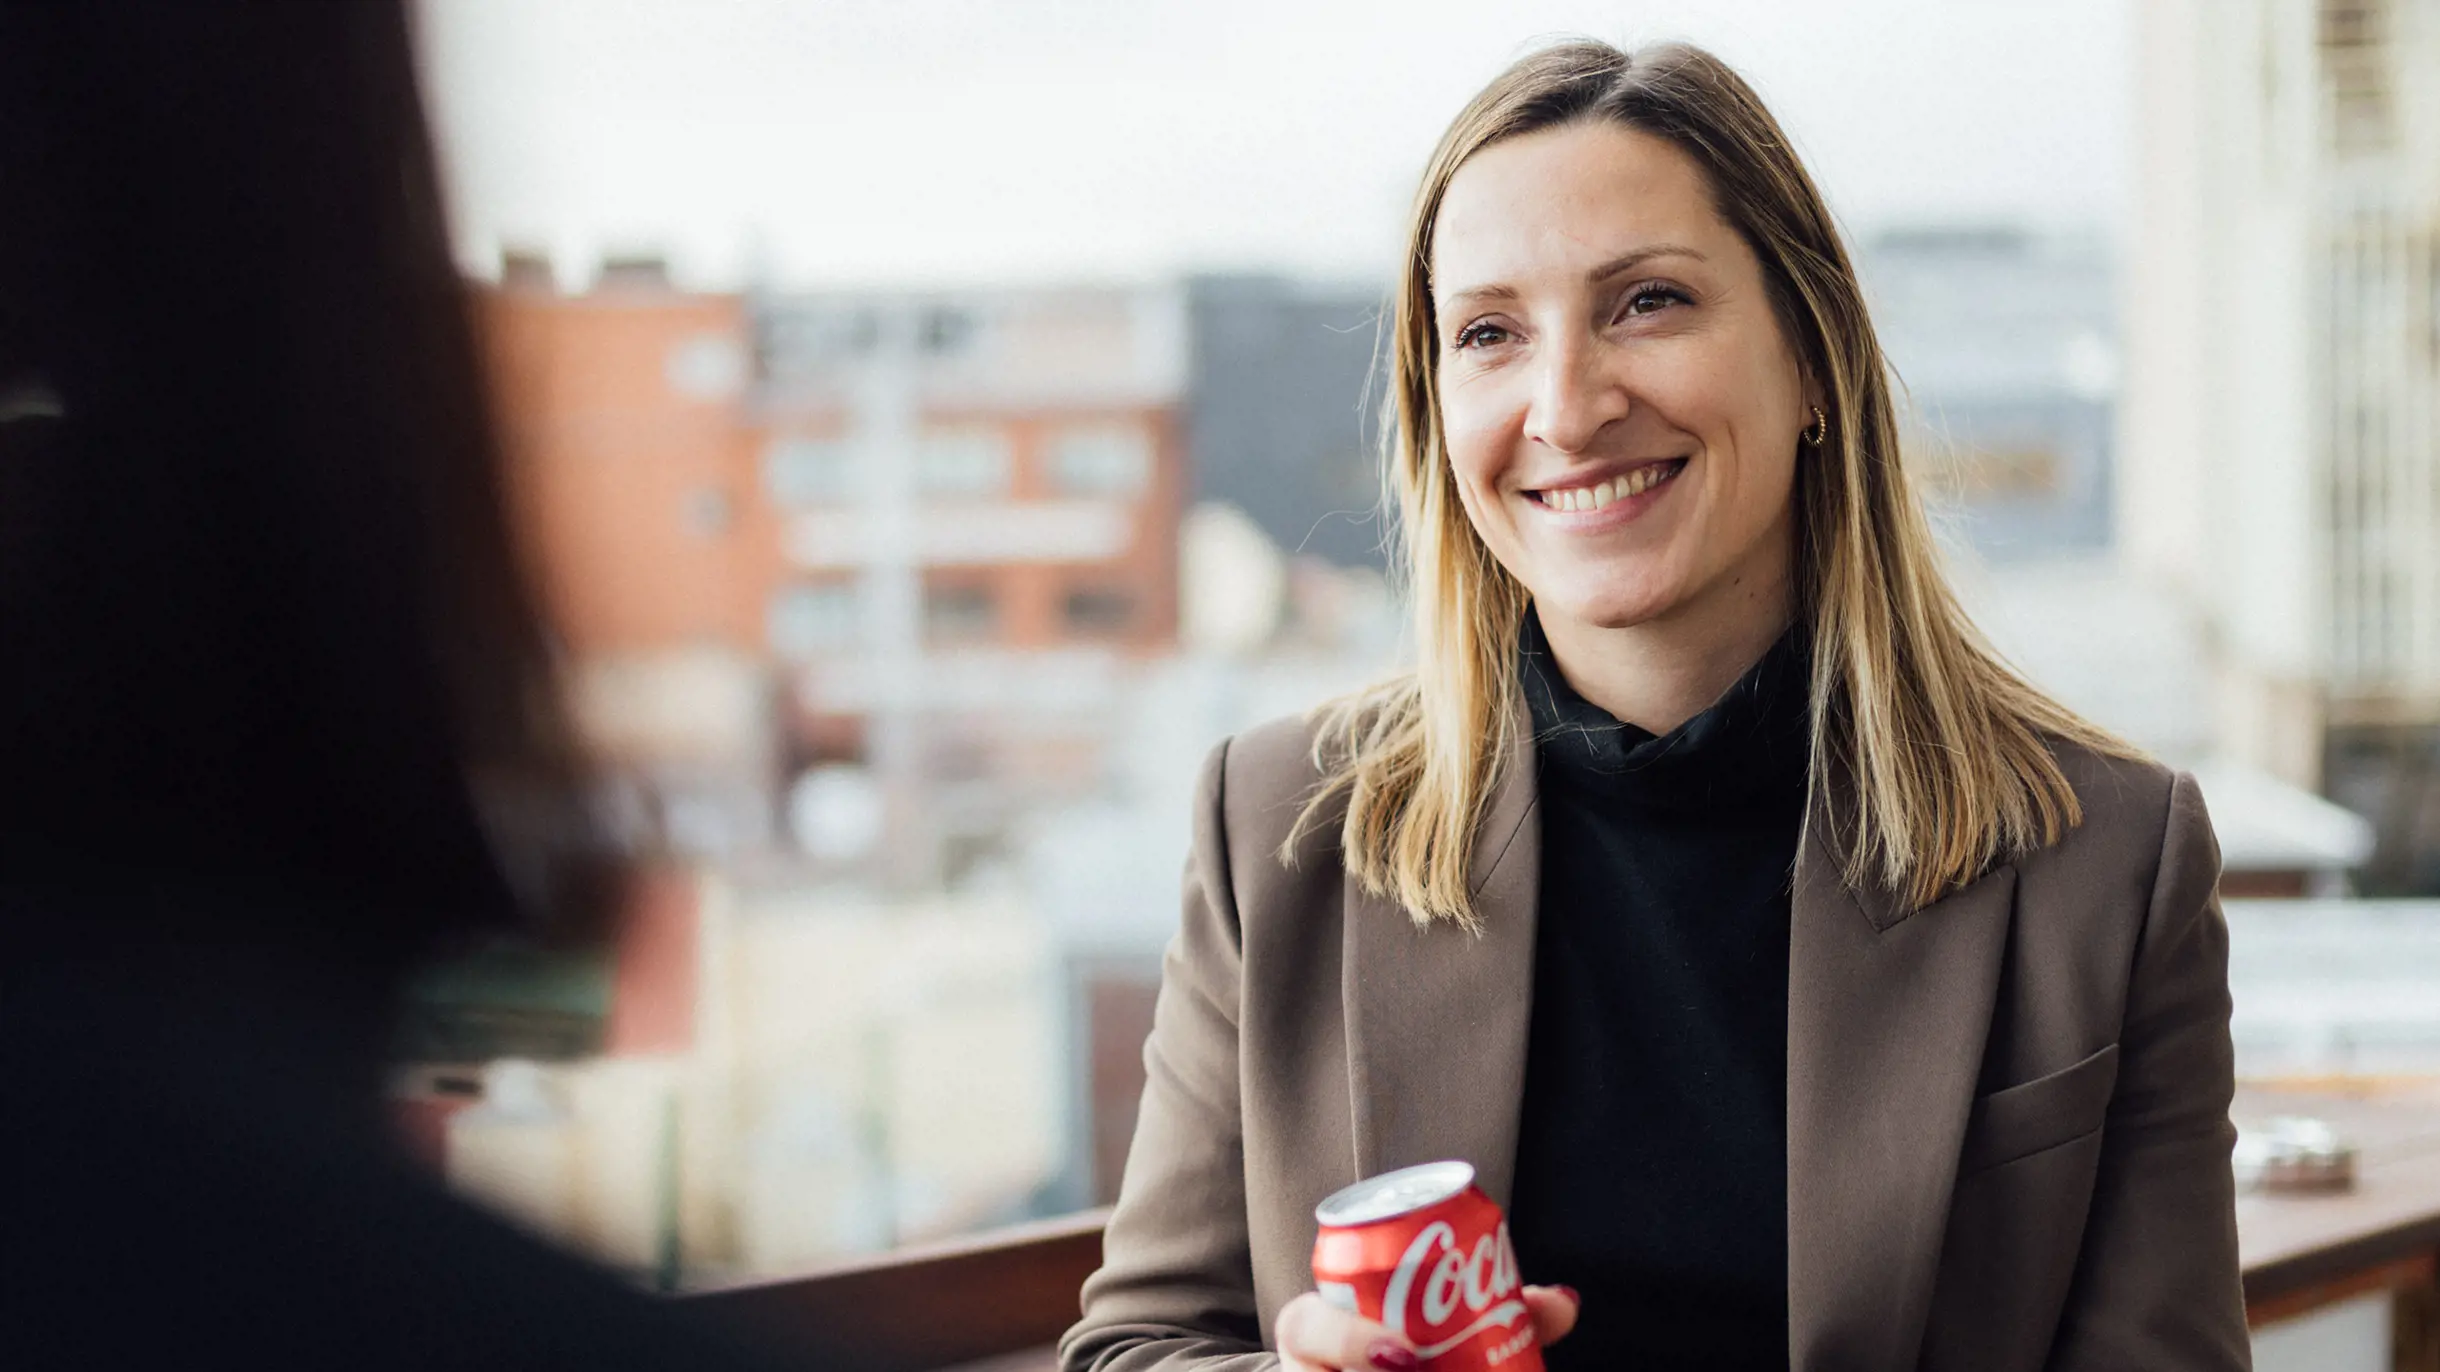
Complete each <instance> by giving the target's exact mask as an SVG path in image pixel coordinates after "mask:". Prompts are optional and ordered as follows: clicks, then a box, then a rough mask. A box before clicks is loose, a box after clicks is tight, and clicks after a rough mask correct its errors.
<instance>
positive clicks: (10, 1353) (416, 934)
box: [0, 0, 818, 1372]
mask: <svg viewBox="0 0 2440 1372" xmlns="http://www.w3.org/2000/svg"><path fill="white" fill-rule="evenodd" d="M0 186H4V187H6V188H7V189H6V199H5V200H0V759H5V761H0V769H4V770H0V938H4V939H5V940H6V942H7V945H8V948H7V961H6V970H5V987H4V990H0V1063H5V1071H0V1077H4V1078H5V1080H6V1081H7V1083H8V1091H9V1100H10V1105H9V1125H8V1130H7V1139H8V1142H7V1149H6V1158H7V1164H8V1165H7V1168H6V1173H5V1180H0V1188H5V1195H6V1204H5V1211H4V1213H0V1234H4V1235H5V1237H4V1238H0V1243H5V1245H6V1251H5V1259H4V1260H0V1262H4V1270H0V1303H4V1304H5V1311H4V1313H0V1348H5V1349H6V1350H7V1352H6V1355H5V1356H6V1361H7V1363H8V1365H9V1366H10V1367H12V1368H24V1369H33V1368H49V1367H77V1368H94V1367H101V1368H114V1367H147V1368H170V1367H179V1368H238V1367H243V1368H265V1367H272V1368H288V1367H316V1368H325V1367H327V1368H352V1369H378V1368H401V1369H405V1368H416V1369H437V1368H489V1367H500V1368H507V1367H516V1368H557V1367H566V1368H584V1369H588V1372H593V1370H597V1369H601V1368H622V1367H634V1368H645V1367H660V1368H687V1369H692V1370H693V1372H706V1370H708V1369H715V1368H724V1367H755V1366H795V1367H804V1366H808V1365H818V1363H817V1362H815V1361H814V1360H810V1359H807V1358H804V1357H801V1356H800V1357H798V1358H796V1359H794V1360H792V1361H785V1362H774V1361H760V1360H757V1359H758V1358H759V1357H760V1355H759V1354H757V1353H754V1352H751V1351H748V1350H746V1349H743V1348H741V1347H736V1346H732V1341H731V1339H730V1337H729V1336H728V1335H727V1334H726V1333H725V1332H722V1331H715V1330H713V1329H710V1328H706V1327H698V1324H697V1318H696V1317H695V1316H693V1315H691V1314H689V1313H686V1312H685V1311H684V1310H683V1309H682V1308H681V1307H679V1306H677V1305H673V1304H669V1303H666V1302H656V1301H654V1300H652V1299H651V1298H649V1297H646V1296H644V1295H642V1294H640V1293H636V1292H633V1291H631V1290H629V1289H627V1288H625V1287H623V1286H622V1285H621V1284H620V1283H619V1282H618V1281H616V1280H615V1279H614V1278H613V1277H611V1276H610V1275H609V1274H608V1273H606V1272H601V1271H597V1270H595V1269H593V1268H591V1267H589V1266H586V1265H584V1264H582V1263H580V1262H577V1261H575V1260H573V1259H571V1258H568V1257H564V1256H562V1255H560V1254H558V1253H556V1252H554V1251H553V1250H551V1249H549V1248H547V1247H546V1246H545V1245H543V1244H542V1243H541V1242H539V1241H537V1240H535V1239H533V1238H531V1237H528V1236H527V1235H525V1234H523V1233H520V1232H518V1231H516V1230H514V1229H512V1228H510V1227H509V1226H507V1225H505V1224H503V1223H501V1222H500V1221H498V1220H496V1219H494V1218H492V1217H491V1216H489V1215H487V1214H484V1213H481V1212H478V1211H477V1210H475V1209H473V1208H471V1207H468V1206H466V1205H463V1204H461V1203H459V1202H457V1201H455V1200H453V1199H451V1198H450V1197H449V1196H447V1195H446V1194H445V1193H444V1191H443V1190H442V1188H441V1187H440V1186H439V1184H438V1183H437V1181H435V1180H433V1179H431V1178H428V1177H426V1176H425V1175H423V1174H422V1173H421V1172H420V1171H419V1170H418V1169H416V1168H415V1167H414V1166H412V1165H411V1164H410V1163H409V1162H408V1161H407V1159H406V1158H405V1156H404V1155H403V1153H402V1152H401V1151H400V1150H399V1149H397V1148H396V1147H395V1146H394V1143H393V1140H392V1138H391V1135H390V1129H389V1119H388V1116H387V1114H386V1112H385V1109H384V1104H383V1098H382V1086H383V1069H384V1065H385V1054H386V1050H387V1048H388V1040H389V1035H390V1033H391V1030H392V1019H393V1014H394V1011H395V1009H396V1007H397V1005H398V1001H399V995H400V991H401V988H402V985H403V983H404V981H405V979H406V977H407V976H408V974H409V973H410V971H411V969H412V968H413V967H414V966H415V965H416V964H417V963H418V962H419V960H422V959H424V958H427V957H430V956H433V955H436V954H440V953H444V952H446V951H448V950H449V949H451V948H452V947H457V946H463V945H464V944H466V943H467V942H469V941H470V940H474V939H478V938H482V937H485V936H487V935H494V934H499V933H503V932H513V931H522V932H523V933H525V934H528V935H531V936H535V937H541V938H550V939H559V940H563V941H569V942H585V941H589V940H593V939H596V938H598V937H600V936H601V935H602V934H603V932H604V930H603V924H604V922H605V916H604V911H605V909H606V905H607V900H608V897H609V894H610V891H609V887H610V882H609V881H608V880H606V877H607V876H609V875H610V873H609V867H608V864H607V863H606V862H605V861H603V853H602V850H601V849H600V847H599V846H598V845H597V844H595V843H594V841H593V839H592V838H591V834H590V829H589V826H588V825H587V822H586V819H585V816H584V808H583V803H582V796H581V794H580V778H579V775H578V767H577V763H576V758H575V754H574V751H573V750H572V748H571V747H570V744H569V741H568V736H567V731H566V729H565V727H564V725H563V722H562V720H561V718H560V716H559V713H558V708H559V707H558V705H557V698H556V695H555V692H554V688H553V684H552V681H551V672H550V667H549V662H548V658H547V654H546V645H545V639H544V635H543V632H542V628H541V625H540V622H539V621H538V619H537V618H536V615H535V610H534V606H533V604H532V602H531V601H530V599H529V597H528V594H527V591H526V590H525V587H524V579H523V577H522V575H521V569H520V567H519V565H518V557H517V555H516V553H515V551H514V549H513V547H512V544H511V540H510V536H509V528H508V523H507V519H506V516H505V514H504V511H503V500H502V494H501V491H500V489H499V483H500V480H501V472H500V469H499V463H498V457H497V454H496V452H495V449H494V447H493V440H492V435H491V432H490V429H489V427H488V424H487V418H486V414H485V405H484V401H483V394H482V388H481V385H480V383H479V373H478V369H477V362H476V357H475V353H474V350H473V341H472V336H471V334H470V331H469V327H468V323H467V319H466V317H465V313H464V302H463V301H462V299H461V288H460V286H459V284H458V282H457V279H456V277H455V274H454V272H453V270H452V268H451V264H450V260H449V257H448V254H447V252H446V249H445V235H444V229H443V224H442V219H441V213H440V202H439V197H438V194H437V190H436V185H435V175H434V169H433V164H432V153H431V149H430V148H429V147H428V146H427V142H426V136H425V132H424V125H423V122H422V116H421V114H420V111H419V108H418V105H417V99H416V89H415V82H414V77H413V70H412V64H411V59H410V50H409V44H408V39H407V32H406V27H405V23H404V20H403V17H402V15H401V13H400V12H399V10H398V7H397V6H395V5H385V4H375V3H344V4H342V3H331V2H328V0H312V3H295V4H280V5H268V4H248V5H232V4H212V5H205V4H194V3H177V4H155V5H137V6H116V5H113V6H100V5H81V4H51V3H23V4H21V3H7V4H0Z"/></svg>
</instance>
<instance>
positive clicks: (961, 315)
mask: <svg viewBox="0 0 2440 1372" xmlns="http://www.w3.org/2000/svg"><path fill="white" fill-rule="evenodd" d="M973 337H974V316H973V315H972V314H969V313H967V312H966V311H964V310H959V309H952V308H950V307H948V306H946V305H943V306H939V307H936V308H933V309H929V310H926V311H924V313H923V325H922V327H921V329H920V330H919V333H918V338H917V341H918V342H919V343H920V344H921V345H922V347H923V350H924V351H925V352H928V353H955V352H961V351H963V350H964V349H965V347H966V344H967V343H968V341H969V340H971V339H972V338H973Z"/></svg>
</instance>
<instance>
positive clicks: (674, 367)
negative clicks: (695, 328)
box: [664, 333, 746, 401]
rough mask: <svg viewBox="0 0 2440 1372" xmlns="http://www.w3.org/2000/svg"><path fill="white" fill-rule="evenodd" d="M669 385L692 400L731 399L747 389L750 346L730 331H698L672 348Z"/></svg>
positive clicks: (668, 373) (666, 368)
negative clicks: (726, 332) (701, 332)
mask: <svg viewBox="0 0 2440 1372" xmlns="http://www.w3.org/2000/svg"><path fill="white" fill-rule="evenodd" d="M664 370H665V371H666V372H667V375H668V379H669V388H670V389H671V390H673V391H676V392H677V393H678V394H680V395H682V396H685V397H686V398H687V399H689V400H710V401H717V400H728V399H731V398H733V397H735V396H736V395H737V393H738V392H739V391H742V390H744V389H745V384H746V350H745V348H744V346H743V345H742V344H740V343H739V342H738V341H737V340H736V339H734V338H732V337H730V336H729V335H727V334H720V333H707V334H697V335H695V336H694V337H692V338H689V339H686V340H684V341H682V342H680V343H679V344H678V345H677V346H676V347H674V348H671V349H670V350H669V361H668V363H667V365H666V367H665V369H664Z"/></svg>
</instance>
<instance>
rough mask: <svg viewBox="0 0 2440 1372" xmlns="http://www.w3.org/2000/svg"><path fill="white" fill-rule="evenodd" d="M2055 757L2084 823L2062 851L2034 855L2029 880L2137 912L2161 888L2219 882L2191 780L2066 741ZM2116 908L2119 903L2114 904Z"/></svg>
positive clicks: (2139, 759)
mask: <svg viewBox="0 0 2440 1372" xmlns="http://www.w3.org/2000/svg"><path fill="white" fill-rule="evenodd" d="M2052 756H2053V757H2055V758H2056V759H2057V760H2058V763H2059V770H2060V771H2061V772H2062V773H2063V774H2064V775H2065V777H2066V779H2067V783H2068V786H2069V787H2070V789H2072V790H2073V791H2074V792H2075V797H2076V803H2077V807H2078V809H2079V810H2080V811H2081V815H2080V817H2079V818H2078V821H2077V823H2076V826H2075V827H2074V828H2073V829H2071V830H2069V831H2068V832H2067V833H2066V834H2065V835H2064V836H2063V837H2062V838H2061V839H2060V840H2059V841H2058V842H2057V843H2055V844H2053V845H2051V846H2050V847H2049V848H2046V849H2044V850H2042V851H2041V852H2039V853H2035V854H2032V855H2030V856H2029V857H2028V858H2027V859H2026V861H2025V863H2024V864H2023V866H2024V868H2025V871H2026V874H2027V875H2028V876H2029V877H2041V876H2047V877H2049V878H2051V880H2050V881H2046V882H2043V883H2042V884H2043V885H2056V886H2059V887H2061V888H2063V889H2066V890H2072V891H2074V892H2075V893H2077V894H2078V895H2079V896H2080V897H2083V898H2085V899H2090V898H2093V897H2100V896H2104V895H2108V896H2118V897H2123V898H2125V899H2126V900H2127V901H2129V902H2130V903H2133V904H2135V905H2136V906H2137V908H2143V907H2148V906H2149V905H2151V904H2152V903H2153V897H2154V894H2155V891H2156V888H2157V887H2159V886H2160V885H2162V884H2164V883H2166V882H2169V881H2172V880H2175V881H2179V882H2181V883H2185V882H2190V880H2191V879H2192V878H2193V877H2194V876H2195V875H2196V869H2207V871H2206V872H2205V873H2204V877H2203V879H2204V882H2205V884H2206V885H2208V884H2209V882H2210V881H2211V880H2214V879H2216V878H2217V875H2218V864H2219V851H2218V847H2217V845H2216V844H2215V843H2214V842H2213V839H2212V835H2211V823H2210V818H2209V816H2208V815H2207V814H2206V813H2205V811H2204V809H2203V799H2202V793H2201V792H2200V791H2199V790H2198V789H2197V788H2196V786H2195V783H2194V778H2193V777H2191V776H2189V775H2187V774H2186V773H2184V772H2180V771H2178V770H2176V769H2175V768H2172V767H2170V766H2168V765H2167V764H2165V763H2163V762H2161V761H2159V760H2158V759H2155V758H2152V757H2149V756H2144V755H2140V754H2138V755H2132V756H2130V755H2128V754H2124V753H2113V752H2108V751H2105V750H2103V749H2101V748H2097V747H2094V746H2092V745H2090V744H2086V743H2081V742H2075V741H2069V740H2061V741H2057V742H2055V743H2054V744H2053V745H2052ZM2111 903H2113V904H2114V903H2116V902H2114V901H2113V902H2111Z"/></svg>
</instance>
